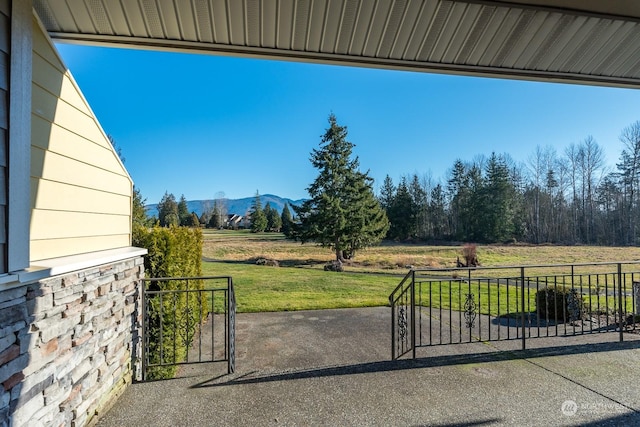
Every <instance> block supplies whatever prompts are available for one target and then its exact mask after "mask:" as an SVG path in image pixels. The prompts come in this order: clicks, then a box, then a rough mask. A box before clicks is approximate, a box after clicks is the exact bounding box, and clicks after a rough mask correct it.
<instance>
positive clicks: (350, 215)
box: [293, 114, 388, 261]
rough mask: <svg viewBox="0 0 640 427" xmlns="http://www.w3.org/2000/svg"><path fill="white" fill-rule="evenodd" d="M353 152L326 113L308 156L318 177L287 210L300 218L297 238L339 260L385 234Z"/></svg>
mask: <svg viewBox="0 0 640 427" xmlns="http://www.w3.org/2000/svg"><path fill="white" fill-rule="evenodd" d="M353 147H354V144H352V143H351V142H349V141H347V128H346V126H340V125H338V122H337V119H336V117H335V115H333V114H331V115H330V116H329V128H327V129H326V132H325V133H324V135H323V136H322V140H321V142H320V148H319V149H314V150H313V151H312V153H311V163H312V164H313V166H314V167H315V168H316V169H317V170H318V176H317V177H316V179H315V180H314V181H313V183H312V184H311V185H309V187H308V188H307V191H308V192H309V196H310V199H308V200H306V201H305V202H304V203H303V204H302V206H300V207H295V206H294V207H293V209H294V211H295V212H296V214H297V216H298V218H299V219H300V224H299V226H298V227H297V230H296V236H297V238H299V239H300V241H301V242H302V243H305V242H309V241H314V242H316V243H317V244H319V245H321V246H325V247H330V248H331V249H332V250H334V251H335V255H336V259H337V260H340V261H342V260H344V259H346V258H350V257H352V256H354V255H355V252H356V251H357V250H359V249H361V248H364V247H367V246H371V245H373V244H376V243H378V242H379V241H380V240H381V239H382V238H383V237H384V235H385V233H386V232H387V229H388V220H387V217H386V215H385V214H384V211H383V210H382V208H381V207H380V203H379V202H378V201H377V199H376V198H375V196H374V194H373V189H372V187H371V186H372V179H371V178H370V177H369V176H368V174H367V173H362V172H360V171H359V161H358V158H357V157H356V158H355V159H352V151H353Z"/></svg>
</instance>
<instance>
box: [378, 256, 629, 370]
mask: <svg viewBox="0 0 640 427" xmlns="http://www.w3.org/2000/svg"><path fill="white" fill-rule="evenodd" d="M389 302H390V304H391V308H392V316H391V322H392V324H391V340H392V349H391V356H392V358H393V359H397V358H400V357H402V356H404V355H406V354H408V353H411V355H412V357H414V358H415V357H416V348H419V347H427V346H434V345H445V344H460V343H471V342H486V341H501V340H521V342H522V349H525V348H526V340H527V339H530V338H537V337H552V336H574V335H582V334H592V333H605V332H617V333H618V334H619V339H620V341H622V340H623V332H624V331H625V330H634V329H636V328H637V327H640V263H639V262H616V263H591V264H572V265H567V264H563V265H539V266H517V267H478V268H455V269H420V270H411V271H410V272H409V273H408V274H407V275H406V276H405V277H404V279H403V280H402V281H401V282H400V284H399V285H398V286H397V287H396V289H395V290H394V291H393V293H392V294H391V295H390V296H389Z"/></svg>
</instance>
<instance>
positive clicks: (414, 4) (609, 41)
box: [34, 0, 640, 88]
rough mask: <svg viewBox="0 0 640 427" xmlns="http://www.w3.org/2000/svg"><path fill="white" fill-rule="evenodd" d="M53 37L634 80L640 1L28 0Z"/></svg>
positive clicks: (634, 83)
mask: <svg viewBox="0 0 640 427" xmlns="http://www.w3.org/2000/svg"><path fill="white" fill-rule="evenodd" d="M34 7H35V10H36V12H37V13H38V15H39V16H40V19H41V20H42V22H43V23H44V25H45V27H46V29H47V31H48V32H49V34H50V35H51V37H52V38H53V39H54V40H57V41H66V42H74V43H85V44H96V45H97V44H100V45H108V46H118V47H131V48H145V49H158V50H171V51H191V52H199V53H211V54H220V55H234V56H252V57H260V58H270V59H287V60H296V61H305V62H318V63H326V64H344V65H358V66H365V67H377V68H387V69H395V70H413V71H424V72H438V73H448V74H464V75H481V76H492V77H503V78H517V79H527V80H540V81H556V82H566V83H580V84H596V85H606V86H619V87H634V88H637V87H640V1H631V0H629V1H622V0H607V1H602V0H512V1H510V2H506V1H479V0H478V1H476V0H466V1H462V0H34Z"/></svg>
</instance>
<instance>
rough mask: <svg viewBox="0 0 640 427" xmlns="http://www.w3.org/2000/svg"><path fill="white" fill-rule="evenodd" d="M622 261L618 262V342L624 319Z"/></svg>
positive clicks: (622, 338) (621, 334)
mask: <svg viewBox="0 0 640 427" xmlns="http://www.w3.org/2000/svg"><path fill="white" fill-rule="evenodd" d="M622 316H623V312H622V263H620V262H619V263H618V328H619V329H620V342H622V341H624V333H623V332H624V331H623V327H624V319H623V318H622Z"/></svg>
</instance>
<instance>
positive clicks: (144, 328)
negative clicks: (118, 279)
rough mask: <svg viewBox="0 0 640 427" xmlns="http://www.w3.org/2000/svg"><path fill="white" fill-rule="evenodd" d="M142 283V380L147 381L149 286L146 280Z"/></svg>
mask: <svg viewBox="0 0 640 427" xmlns="http://www.w3.org/2000/svg"><path fill="white" fill-rule="evenodd" d="M140 284H141V286H142V322H141V323H142V324H141V325H140V334H141V336H140V342H141V343H142V351H141V353H140V354H141V355H142V381H146V380H147V364H148V361H147V357H148V351H147V291H146V289H147V286H146V284H145V282H144V280H141V281H140Z"/></svg>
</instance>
